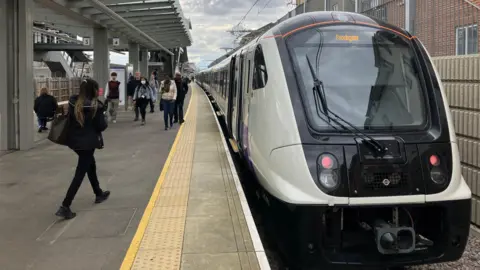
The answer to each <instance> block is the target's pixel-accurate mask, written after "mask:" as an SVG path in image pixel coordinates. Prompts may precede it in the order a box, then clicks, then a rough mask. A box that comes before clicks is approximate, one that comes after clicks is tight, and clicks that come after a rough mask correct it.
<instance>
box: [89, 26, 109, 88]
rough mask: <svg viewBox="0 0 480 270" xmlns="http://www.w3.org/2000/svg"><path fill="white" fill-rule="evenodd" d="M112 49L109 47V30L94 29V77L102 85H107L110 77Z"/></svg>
mask: <svg viewBox="0 0 480 270" xmlns="http://www.w3.org/2000/svg"><path fill="white" fill-rule="evenodd" d="M109 73H110V51H109V49H108V30H107V29H106V28H94V29H93V78H94V79H95V80H96V81H97V82H98V84H99V85H100V87H102V88H103V87H105V85H106V84H107V82H108V80H109V77H110V74H109Z"/></svg>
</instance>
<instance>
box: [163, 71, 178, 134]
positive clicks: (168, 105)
mask: <svg viewBox="0 0 480 270" xmlns="http://www.w3.org/2000/svg"><path fill="white" fill-rule="evenodd" d="M160 89H161V92H160V93H161V96H162V101H161V102H162V104H163V121H164V122H165V130H167V129H168V124H169V123H170V128H172V127H173V110H174V108H175V100H176V99H177V86H176V85H175V82H173V81H171V80H170V77H169V76H168V75H166V76H165V80H164V81H162V84H161V85H160ZM169 117H170V121H169V119H168V118H169Z"/></svg>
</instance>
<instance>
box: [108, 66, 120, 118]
mask: <svg viewBox="0 0 480 270" xmlns="http://www.w3.org/2000/svg"><path fill="white" fill-rule="evenodd" d="M111 76H112V80H110V81H109V82H108V83H107V87H105V98H106V99H107V101H108V103H109V105H108V111H109V113H110V118H111V120H112V122H113V123H116V122H117V111H118V105H119V104H120V102H121V101H120V82H119V81H117V73H116V72H112V74H111Z"/></svg>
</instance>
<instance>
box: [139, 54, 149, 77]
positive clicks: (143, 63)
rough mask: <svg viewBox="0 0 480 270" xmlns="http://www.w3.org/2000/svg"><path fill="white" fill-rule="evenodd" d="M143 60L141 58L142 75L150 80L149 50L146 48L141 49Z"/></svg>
mask: <svg viewBox="0 0 480 270" xmlns="http://www.w3.org/2000/svg"><path fill="white" fill-rule="evenodd" d="M140 52H141V56H142V57H141V58H140V73H141V74H142V76H145V78H147V80H148V79H150V75H148V50H147V49H145V48H140Z"/></svg>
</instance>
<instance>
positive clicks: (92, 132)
mask: <svg viewBox="0 0 480 270" xmlns="http://www.w3.org/2000/svg"><path fill="white" fill-rule="evenodd" d="M68 105H69V106H68V117H69V124H68V136H67V145H68V147H69V148H70V149H72V150H73V151H75V153H76V154H77V155H78V164H77V169H76V170H75V176H74V177H73V180H72V183H71V184H70V187H69V188H68V191H67V195H66V196H65V199H64V200H63V203H62V206H61V207H60V209H58V211H57V213H56V215H57V216H60V217H63V218H65V219H71V218H74V217H75V216H76V214H75V213H73V212H72V210H71V209H70V205H71V204H72V201H73V199H74V198H75V195H76V194H77V191H78V189H79V188H80V185H81V184H82V182H83V179H84V178H85V174H87V175H88V179H89V180H90V184H91V185H92V189H93V193H94V194H95V196H96V199H95V203H101V202H103V201H105V200H106V199H107V198H108V197H109V196H110V191H103V190H102V189H101V188H100V183H99V182H98V177H97V166H96V163H95V157H94V153H95V150H96V149H102V148H103V137H102V132H103V131H104V130H105V129H107V121H106V119H105V108H104V106H103V104H102V103H101V102H100V101H99V100H98V83H97V82H96V81H94V80H91V79H86V80H84V81H83V82H82V84H81V85H80V93H79V94H78V95H73V96H71V97H70V100H69V102H68Z"/></svg>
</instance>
